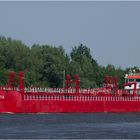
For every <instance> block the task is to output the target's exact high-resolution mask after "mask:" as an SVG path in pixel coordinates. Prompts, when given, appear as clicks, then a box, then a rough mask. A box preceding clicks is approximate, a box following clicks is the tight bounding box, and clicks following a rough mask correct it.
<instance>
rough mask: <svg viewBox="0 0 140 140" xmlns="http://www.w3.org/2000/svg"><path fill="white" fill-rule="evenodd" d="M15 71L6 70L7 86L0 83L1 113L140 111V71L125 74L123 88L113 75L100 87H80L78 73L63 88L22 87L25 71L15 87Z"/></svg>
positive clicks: (21, 73) (68, 77)
mask: <svg viewBox="0 0 140 140" xmlns="http://www.w3.org/2000/svg"><path fill="white" fill-rule="evenodd" d="M14 76H15V74H14V72H10V73H9V81H8V85H7V86H1V87H0V112H1V113H54V112H59V113H70V112H71V113H80V112H140V95H139V89H140V74H130V75H129V74H127V75H126V76H125V79H126V83H125V85H124V86H125V88H124V90H121V89H118V82H117V78H116V77H111V76H107V77H105V82H104V83H103V84H102V85H103V86H102V87H101V88H94V89H81V88H80V87H79V82H80V80H79V76H78V75H76V76H75V80H73V82H74V84H75V87H73V88H72V87H70V84H71V79H70V75H67V76H66V81H65V88H38V87H24V73H23V72H19V74H18V77H19V86H18V87H14V86H13V85H14V84H13V83H14Z"/></svg>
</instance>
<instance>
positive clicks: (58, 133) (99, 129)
mask: <svg viewBox="0 0 140 140" xmlns="http://www.w3.org/2000/svg"><path fill="white" fill-rule="evenodd" d="M3 138H8V139H9V138H13V139H16V138H21V139H23V138H40V139H41V138H42V139H43V138H49V139H51V138H55V139H56V138H59V139H62V138H63V139H66V138H75V139H76V138H80V139H82V138H83V139H86V138H96V139H97V138H100V139H103V138H106V139H109V138H111V139H116V138H118V139H119V138H121V139H124V138H125V139H127V138H129V139H134V138H135V139H136V138H140V113H126V114H118V113H117V114H116V113H85V114H84V113H80V114H0V139H3Z"/></svg>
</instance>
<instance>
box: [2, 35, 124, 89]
mask: <svg viewBox="0 0 140 140" xmlns="http://www.w3.org/2000/svg"><path fill="white" fill-rule="evenodd" d="M10 70H13V71H15V72H18V71H25V75H26V78H25V83H26V85H27V86H29V85H30V86H32V85H34V86H49V87H62V86H63V84H64V83H63V81H64V74H71V78H73V76H74V75H75V74H79V75H80V81H81V87H83V88H86V87H89V88H91V87H98V86H99V85H100V83H101V82H102V81H103V80H104V76H105V75H109V76H115V75H117V76H118V78H119V83H120V85H121V86H122V84H123V81H124V74H125V71H126V70H123V69H121V68H115V66H113V65H111V64H108V65H107V66H106V67H104V66H100V65H99V64H98V63H97V61H96V60H95V59H94V58H93V57H92V55H91V53H90V49H89V48H88V47H87V46H85V45H83V44H80V45H79V46H75V47H74V48H73V49H72V51H71V53H70V54H69V55H68V54H66V52H65V51H64V49H63V47H62V46H59V47H55V46H50V45H38V44H35V45H33V46H32V47H28V46H26V45H25V44H23V43H22V42H21V41H19V40H13V39H11V38H5V37H0V85H5V84H7V78H8V72H9V71H10Z"/></svg>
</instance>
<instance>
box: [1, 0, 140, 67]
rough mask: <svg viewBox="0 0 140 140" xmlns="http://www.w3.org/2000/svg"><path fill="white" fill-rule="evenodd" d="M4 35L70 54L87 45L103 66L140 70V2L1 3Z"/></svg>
mask: <svg viewBox="0 0 140 140" xmlns="http://www.w3.org/2000/svg"><path fill="white" fill-rule="evenodd" d="M0 35H3V36H6V37H11V38H13V39H19V40H22V41H23V42H24V43H25V44H26V45H28V46H32V45H33V44H49V45H56V46H59V45H62V46H63V47H64V49H65V50H66V52H70V51H71V48H72V47H74V46H78V45H79V44H80V43H83V44H84V45H86V46H87V47H89V48H90V49H91V53H92V56H93V57H94V58H95V59H96V60H97V62H98V63H99V64H100V65H104V66H106V65H107V64H109V63H110V64H113V65H115V66H117V67H118V66H121V67H123V68H125V67H130V66H140V1H137V2H119V1H118V2H113V1H112V2H111V1H110V2H101V1H100V2H95V1H93V2H92V1H90V2H74V1H71V2H66V1H65V2H64V1H63V2H57V1H56V2H47V1H46V2H45V1H44V2H27V1H24V2H0Z"/></svg>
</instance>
